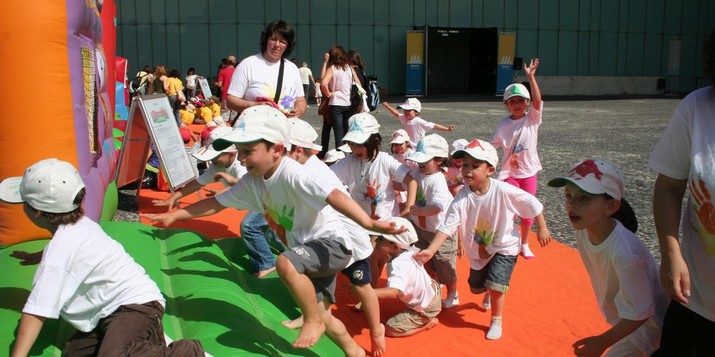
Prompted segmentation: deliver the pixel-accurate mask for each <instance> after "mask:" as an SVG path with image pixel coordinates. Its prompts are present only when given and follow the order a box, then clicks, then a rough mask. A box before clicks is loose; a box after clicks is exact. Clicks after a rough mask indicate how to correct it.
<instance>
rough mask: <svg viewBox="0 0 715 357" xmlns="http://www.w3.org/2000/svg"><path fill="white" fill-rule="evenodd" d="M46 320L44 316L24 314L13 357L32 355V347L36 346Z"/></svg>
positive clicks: (18, 330) (18, 329)
mask: <svg viewBox="0 0 715 357" xmlns="http://www.w3.org/2000/svg"><path fill="white" fill-rule="evenodd" d="M44 323H45V318H44V317H42V316H37V315H31V314H25V313H23V314H22V317H21V318H20V325H19V326H18V328H17V337H16V338H15V346H14V347H13V349H12V353H11V354H10V356H11V357H25V356H27V355H28V354H30V349H31V348H32V345H33V344H35V341H36V340H37V336H38V335H39V334H40V330H42V325H43V324H44Z"/></svg>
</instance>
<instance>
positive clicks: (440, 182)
mask: <svg viewBox="0 0 715 357" xmlns="http://www.w3.org/2000/svg"><path fill="white" fill-rule="evenodd" d="M410 175H411V176H412V177H413V178H414V179H415V180H416V181H417V199H416V200H415V205H417V206H418V207H426V206H437V208H439V213H438V214H436V215H432V216H417V217H413V219H412V220H413V222H415V223H417V225H418V226H419V227H420V228H422V229H424V230H426V231H428V232H436V231H437V226H438V225H439V223H440V222H442V219H443V218H444V216H445V214H446V213H447V208H448V207H449V204H450V203H451V202H452V194H451V193H449V188H448V187H447V180H446V179H445V177H444V174H442V172H435V173H433V174H431V175H423V174H421V173H420V169H419V167H417V168H414V169H412V172H410ZM415 218H416V219H415Z"/></svg>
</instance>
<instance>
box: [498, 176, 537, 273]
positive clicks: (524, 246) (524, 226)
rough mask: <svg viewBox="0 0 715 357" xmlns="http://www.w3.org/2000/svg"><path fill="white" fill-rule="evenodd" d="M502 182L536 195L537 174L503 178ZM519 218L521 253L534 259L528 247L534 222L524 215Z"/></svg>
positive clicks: (527, 257)
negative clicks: (518, 177)
mask: <svg viewBox="0 0 715 357" xmlns="http://www.w3.org/2000/svg"><path fill="white" fill-rule="evenodd" d="M504 182H507V183H509V184H510V185H512V186H516V187H519V188H521V189H522V190H524V191H526V192H528V193H530V194H532V195H534V196H535V195H536V188H537V175H534V176H531V177H526V178H521V179H517V178H513V177H509V178H507V179H506V180H504ZM520 219H521V227H520V228H521V229H520V232H519V233H521V255H522V256H523V257H524V258H526V259H534V258H536V256H535V255H534V253H533V252H532V251H531V248H529V233H530V232H531V226H532V225H533V224H534V219H533V218H524V217H521V218H520Z"/></svg>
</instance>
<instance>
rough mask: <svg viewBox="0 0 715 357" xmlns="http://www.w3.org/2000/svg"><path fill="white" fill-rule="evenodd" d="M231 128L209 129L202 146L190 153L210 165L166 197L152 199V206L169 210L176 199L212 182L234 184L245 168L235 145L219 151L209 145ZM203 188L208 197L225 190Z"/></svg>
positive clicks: (244, 172)
mask: <svg viewBox="0 0 715 357" xmlns="http://www.w3.org/2000/svg"><path fill="white" fill-rule="evenodd" d="M231 130H232V129H231V128H229V127H217V128H216V129H214V130H213V131H211V135H210V136H209V138H208V139H207V140H206V141H205V143H204V146H203V147H202V148H201V149H199V150H198V151H196V152H194V153H193V154H192V156H193V157H194V158H196V159H197V160H199V161H203V162H209V163H210V165H207V168H206V170H205V171H204V172H203V173H202V174H201V175H200V176H199V177H197V178H196V180H193V181H191V182H189V183H187V184H186V185H185V186H184V187H182V188H181V189H179V190H178V191H176V192H174V193H173V194H172V195H171V196H169V197H168V198H167V199H164V200H154V201H152V203H153V204H154V206H158V207H168V208H169V210H171V209H173V208H174V205H175V204H176V201H178V200H179V199H180V198H182V197H186V196H188V195H190V194H192V193H194V192H196V191H198V190H200V189H201V188H202V187H204V186H206V185H208V184H210V183H212V182H216V181H221V183H222V184H223V186H224V187H225V188H227V187H229V186H233V185H235V184H236V182H238V180H239V179H241V177H243V175H245V174H246V168H245V167H244V166H243V165H241V162H240V161H239V160H238V150H236V146H235V145H230V146H228V147H226V148H225V149H223V150H221V151H217V150H214V149H213V147H212V146H211V145H212V144H213V142H214V141H216V139H218V138H220V137H222V136H225V135H226V134H228V133H230V132H231ZM205 189H206V191H208V193H209V194H208V195H207V196H208V197H212V196H214V195H216V194H219V193H221V192H223V191H225V190H226V189H224V190H220V191H215V190H213V189H209V188H205Z"/></svg>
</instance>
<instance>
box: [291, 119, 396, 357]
mask: <svg viewBox="0 0 715 357" xmlns="http://www.w3.org/2000/svg"><path fill="white" fill-rule="evenodd" d="M289 121H290V123H291V138H290V144H291V148H290V152H289V153H288V157H290V158H291V159H293V160H295V161H298V162H299V163H300V164H301V165H303V166H304V167H305V168H307V169H308V170H309V171H311V172H314V173H316V174H318V176H320V177H322V178H323V179H325V180H326V181H329V182H330V183H332V184H334V185H336V186H339V187H342V188H343V193H345V194H346V195H347V194H348V193H347V189H346V188H345V186H344V185H343V183H342V182H340V179H338V177H337V176H335V173H333V171H331V170H330V168H328V166H327V165H326V164H325V163H323V162H321V161H320V159H318V157H317V156H315V155H313V151H315V152H320V150H322V147H321V146H320V145H316V144H314V143H313V142H314V141H315V139H317V138H318V133H316V132H315V129H313V127H312V126H311V125H310V124H309V123H308V122H306V121H305V120H301V119H297V118H290V119H289ZM340 217H341V218H342V220H343V223H344V224H345V227H346V228H347V232H348V235H349V236H350V238H351V240H352V243H353V260H354V263H352V264H351V265H350V266H348V267H347V268H345V269H343V271H342V273H343V274H344V275H345V276H346V277H347V278H348V280H350V284H351V286H352V289H353V291H354V292H355V294H356V295H357V296H358V297H359V298H360V304H361V306H362V307H363V311H364V312H365V317H366V318H367V322H368V328H369V329H370V336H371V342H372V353H373V355H374V356H379V355H382V353H384V352H385V326H383V325H382V324H381V323H380V303H379V302H378V300H377V295H375V291H374V290H373V289H372V286H371V285H370V282H371V280H372V276H371V274H370V273H371V271H370V260H369V259H368V258H369V257H370V255H371V254H372V251H373V248H372V244H371V243H370V236H369V235H368V232H367V231H365V230H364V229H362V227H360V226H358V225H357V224H356V223H355V222H353V221H352V220H350V219H348V218H347V217H345V216H344V215H341V216H340ZM283 324H284V325H286V326H288V327H290V328H297V327H300V326H301V325H302V317H301V318H298V319H296V320H293V321H285V322H283Z"/></svg>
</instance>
